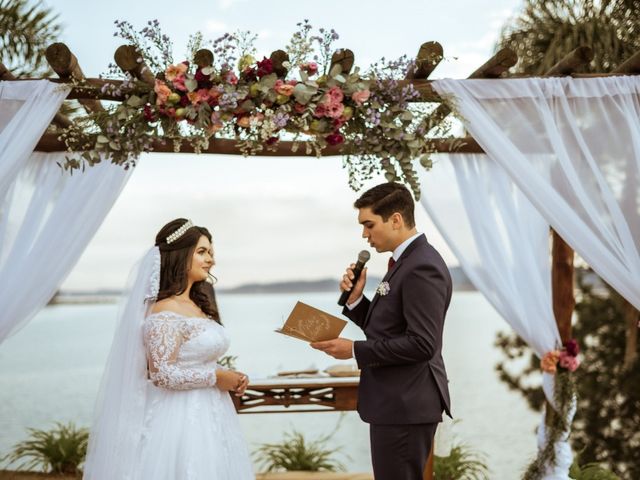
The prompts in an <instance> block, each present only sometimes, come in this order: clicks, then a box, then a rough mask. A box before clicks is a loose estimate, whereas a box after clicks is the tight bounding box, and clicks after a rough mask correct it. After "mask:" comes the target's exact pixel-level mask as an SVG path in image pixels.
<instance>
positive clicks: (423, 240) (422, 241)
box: [363, 234, 427, 327]
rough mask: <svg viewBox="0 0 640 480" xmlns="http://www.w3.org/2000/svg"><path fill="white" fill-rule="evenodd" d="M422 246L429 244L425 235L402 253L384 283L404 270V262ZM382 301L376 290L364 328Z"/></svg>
mask: <svg viewBox="0 0 640 480" xmlns="http://www.w3.org/2000/svg"><path fill="white" fill-rule="evenodd" d="M420 244H425V245H426V244H427V238H426V237H425V236H424V234H422V235H420V236H419V237H417V238H416V239H415V240H414V241H413V242H411V243H410V244H409V245H408V246H407V248H406V249H405V250H404V252H402V255H400V258H398V261H396V263H395V265H394V266H393V267H391V269H390V270H389V271H388V272H387V273H386V275H385V276H384V278H383V279H382V282H390V281H391V278H392V277H393V276H394V275H395V274H396V272H397V271H398V270H400V268H402V263H403V262H404V260H405V259H406V258H407V257H408V256H409V255H411V252H413V251H414V250H415V249H416V248H417V247H418V245H420ZM379 299H380V295H379V294H378V292H377V289H376V294H375V295H374V296H373V299H372V300H371V304H370V305H369V310H367V316H366V318H365V320H364V324H363V326H364V327H366V326H367V323H368V322H369V319H370V318H371V312H373V309H374V308H375V306H376V303H378V300H379Z"/></svg>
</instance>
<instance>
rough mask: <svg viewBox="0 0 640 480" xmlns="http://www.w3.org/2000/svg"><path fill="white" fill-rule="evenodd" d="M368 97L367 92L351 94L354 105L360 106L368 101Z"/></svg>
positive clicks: (369, 93)
mask: <svg viewBox="0 0 640 480" xmlns="http://www.w3.org/2000/svg"><path fill="white" fill-rule="evenodd" d="M370 96H371V92H369V90H359V91H357V92H353V94H352V95H351V99H352V100H353V101H354V102H356V105H362V104H363V103H364V102H366V101H367V100H369V97H370Z"/></svg>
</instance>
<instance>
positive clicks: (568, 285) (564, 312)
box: [545, 230, 576, 425]
mask: <svg viewBox="0 0 640 480" xmlns="http://www.w3.org/2000/svg"><path fill="white" fill-rule="evenodd" d="M551 232H552V235H553V246H552V248H551V255H552V261H551V290H552V298H553V314H554V316H555V317H556V323H557V325H558V331H559V332H560V339H561V340H562V341H563V342H566V341H567V340H569V339H570V338H571V316H572V315H573V309H574V307H575V305H576V300H575V296H574V293H573V270H574V269H573V258H574V252H573V249H572V248H571V247H570V246H569V245H567V243H566V242H565V241H564V240H563V239H562V237H560V235H558V233H557V232H556V231H555V230H552V231H551ZM556 415H557V413H556V411H555V410H554V408H553V406H552V405H551V403H550V402H549V401H548V400H546V406H545V421H546V424H547V425H550V424H551V423H553V421H554V417H555V416H556Z"/></svg>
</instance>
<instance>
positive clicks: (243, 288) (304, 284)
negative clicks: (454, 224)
mask: <svg viewBox="0 0 640 480" xmlns="http://www.w3.org/2000/svg"><path fill="white" fill-rule="evenodd" d="M449 270H450V272H451V278H452V280H453V288H454V290H459V291H468V290H474V288H473V285H472V284H471V282H470V281H469V279H468V278H467V276H466V275H465V274H464V272H463V271H462V269H461V268H460V267H451V268H450V269H449ZM381 281H382V278H380V277H369V278H368V279H367V283H368V284H369V285H377V284H378V283H380V282H381ZM338 283H339V280H338V279H335V278H324V279H320V280H290V281H286V282H270V283H247V284H244V285H240V286H237V287H233V288H218V289H216V291H217V292H218V293H224V294H268V293H312V292H337V291H338ZM120 295H121V292H120V291H118V290H113V289H101V290H95V291H79V290H78V291H76V290H73V291H72V290H63V291H59V292H58V293H57V294H56V295H55V296H54V297H53V298H52V299H51V301H50V302H49V304H50V305H56V304H69V303H114V302H117V301H118V298H119V297H120Z"/></svg>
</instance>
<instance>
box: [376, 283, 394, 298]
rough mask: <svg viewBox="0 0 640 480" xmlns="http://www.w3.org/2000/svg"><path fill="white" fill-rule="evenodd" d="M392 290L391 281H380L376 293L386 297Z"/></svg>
mask: <svg viewBox="0 0 640 480" xmlns="http://www.w3.org/2000/svg"><path fill="white" fill-rule="evenodd" d="M390 291H391V287H390V286H389V282H382V283H380V285H378V288H376V293H377V294H378V295H380V296H381V297H384V296H385V295H387V294H388V293H389V292H390Z"/></svg>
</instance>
